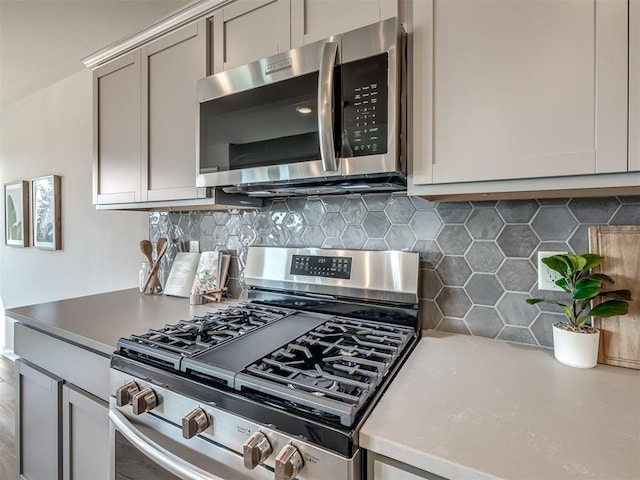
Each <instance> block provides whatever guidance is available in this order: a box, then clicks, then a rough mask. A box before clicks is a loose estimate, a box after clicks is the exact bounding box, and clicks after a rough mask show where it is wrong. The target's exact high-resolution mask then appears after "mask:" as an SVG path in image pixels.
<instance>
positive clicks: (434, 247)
mask: <svg viewBox="0 0 640 480" xmlns="http://www.w3.org/2000/svg"><path fill="white" fill-rule="evenodd" d="M411 250H412V251H413V252H418V253H419V254H420V262H422V263H424V264H425V266H426V267H432V268H433V267H435V266H436V265H437V264H438V262H439V261H440V259H441V258H442V257H443V255H442V251H441V250H440V247H439V246H438V244H437V243H436V241H435V240H417V241H416V243H414V244H413V247H411Z"/></svg>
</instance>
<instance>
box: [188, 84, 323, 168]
mask: <svg viewBox="0 0 640 480" xmlns="http://www.w3.org/2000/svg"><path fill="white" fill-rule="evenodd" d="M317 103H318V73H317V72H314V73H310V74H307V75H301V76H299V77H294V78H291V79H288V80H283V81H281V82H277V83H274V84H270V85H265V86H262V87H259V88H254V89H250V90H247V91H244V92H239V93H235V94H233V95H228V96H224V97H220V98H216V99H213V100H209V101H207V102H203V103H201V104H200V173H203V174H204V173H211V172H220V171H227V170H238V169H245V168H252V167H262V166H271V165H280V164H291V163H297V162H305V161H310V160H319V159H320V145H319V140H318V112H317Z"/></svg>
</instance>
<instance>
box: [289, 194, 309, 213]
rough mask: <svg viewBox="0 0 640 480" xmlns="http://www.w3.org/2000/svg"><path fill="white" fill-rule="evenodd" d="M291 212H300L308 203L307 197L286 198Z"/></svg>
mask: <svg viewBox="0 0 640 480" xmlns="http://www.w3.org/2000/svg"><path fill="white" fill-rule="evenodd" d="M285 202H286V204H287V208H288V209H289V211H290V212H300V211H301V210H302V209H303V208H304V206H305V205H306V203H307V198H306V197H289V198H287V199H285Z"/></svg>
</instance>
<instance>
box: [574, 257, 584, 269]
mask: <svg viewBox="0 0 640 480" xmlns="http://www.w3.org/2000/svg"><path fill="white" fill-rule="evenodd" d="M572 261H573V262H574V264H575V266H576V270H587V268H586V265H587V259H586V258H584V257H583V256H579V255H572Z"/></svg>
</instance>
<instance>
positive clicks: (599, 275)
mask: <svg viewBox="0 0 640 480" xmlns="http://www.w3.org/2000/svg"><path fill="white" fill-rule="evenodd" d="M584 278H593V279H594V280H600V281H601V282H603V283H608V284H609V285H613V284H614V283H616V282H615V280H614V279H613V278H611V277H610V276H609V275H605V274H604V273H592V274H591V275H588V276H586V277H584Z"/></svg>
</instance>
